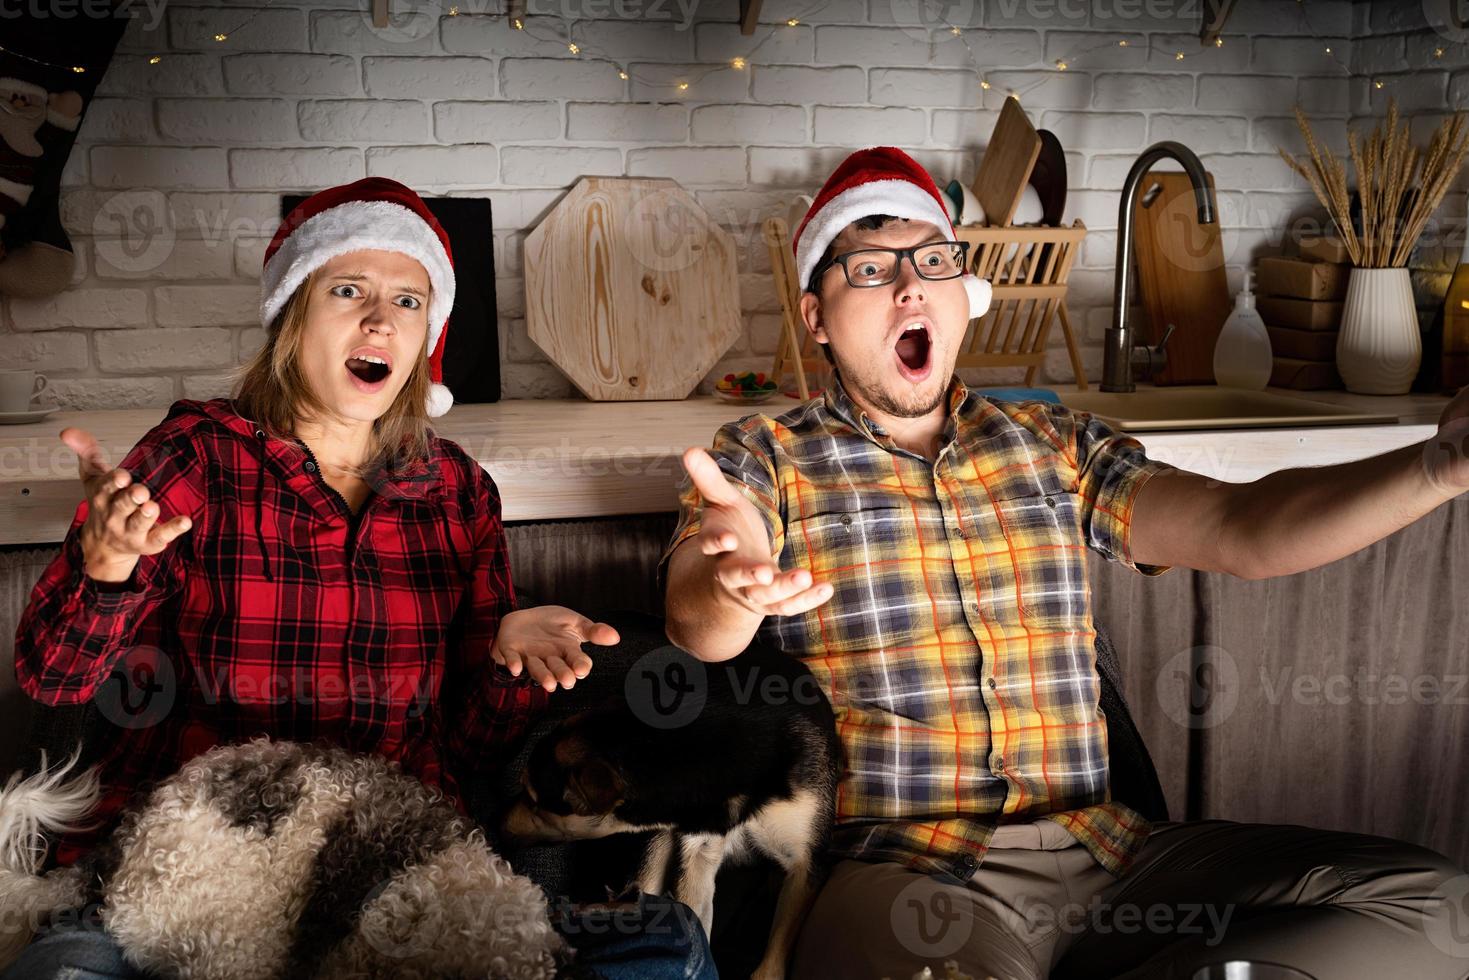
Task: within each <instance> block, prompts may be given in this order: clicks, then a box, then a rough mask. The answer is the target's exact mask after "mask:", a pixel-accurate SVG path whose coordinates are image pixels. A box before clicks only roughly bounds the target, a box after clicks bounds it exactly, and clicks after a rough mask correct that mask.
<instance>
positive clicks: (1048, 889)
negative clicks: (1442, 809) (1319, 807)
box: [792, 820, 1469, 980]
mask: <svg viewBox="0 0 1469 980" xmlns="http://www.w3.org/2000/svg"><path fill="white" fill-rule="evenodd" d="M1045 846H1046V844H1044V843H1042V842H1037V846H1036V847H1035V848H1021V847H1007V848H991V849H990V850H989V852H988V853H986V855H985V857H984V861H983V862H982V863H981V865H980V867H979V870H978V871H976V872H975V874H974V877H973V878H971V879H970V880H969V881H968V882H960V881H958V880H957V879H954V878H952V877H947V876H943V877H940V876H931V875H925V874H921V873H918V872H915V871H910V870H907V869H905V868H904V867H902V866H901V865H899V864H894V863H865V862H860V861H842V862H840V863H839V864H837V866H836V867H835V868H834V869H833V871H832V874H831V876H830V877H829V878H828V880H827V882H826V884H825V886H824V887H823V889H822V891H821V892H820V894H819V895H818V896H817V899H816V902H815V904H814V905H813V907H812V909H811V913H810V915H809V917H808V918H807V920H806V923H805V925H804V927H803V928H802V931H801V935H800V937H799V939H798V941H797V944H796V950H795V954H794V960H793V964H792V966H793V969H792V976H793V977H794V978H797V980H806V978H811V980H816V978H820V980H830V978H841V980H849V978H850V980H868V978H871V980H878V978H881V977H889V978H891V980H910V978H911V977H912V976H913V975H914V973H916V972H918V971H919V970H921V969H922V968H923V967H925V966H928V967H931V968H932V969H933V973H934V976H935V977H938V978H942V977H943V976H944V964H945V962H946V961H950V960H952V961H956V962H957V963H958V966H959V969H960V970H961V971H962V972H963V973H967V974H969V975H971V976H972V977H974V978H975V980H984V978H986V977H996V978H999V980H1039V978H1044V977H1056V978H1090V977H1095V978H1109V980H1110V978H1127V980H1143V978H1148V980H1151V978H1177V980H1190V978H1191V977H1192V976H1193V975H1194V973H1195V972H1196V971H1197V970H1199V969H1200V968H1201V967H1203V966H1205V965H1207V964H1211V963H1222V962H1225V961H1227V960H1259V961H1265V962H1269V963H1276V964H1281V965H1285V966H1290V967H1294V968H1295V969H1297V970H1301V971H1304V972H1305V973H1306V974H1307V975H1309V976H1311V977H1314V978H1315V980H1357V978H1361V980H1399V978H1401V980H1440V978H1441V980H1463V978H1464V977H1466V976H1469V903H1466V901H1465V897H1466V895H1469V874H1466V873H1465V872H1464V871H1463V870H1462V869H1460V868H1457V867H1455V866H1454V865H1453V864H1451V863H1450V862H1449V860H1448V859H1447V858H1445V857H1443V856H1442V855H1440V854H1437V853H1435V852H1433V851H1430V850H1427V849H1426V848H1422V847H1417V846H1415V845H1412V844H1407V843H1404V842H1401V841H1395V840H1389V839H1387V838H1382V837H1370V836H1366V835H1362V834H1346V833H1338V832H1333V831H1324V830H1312V829H1310V828H1307V827H1296V826H1277V825H1269V824H1243V823H1233V822H1229V821H1223V820H1206V821H1199V822H1194V823H1161V824H1157V825H1156V826H1155V828H1154V831H1153V834H1152V836H1151V837H1150V838H1149V839H1148V842H1147V844H1146V846H1145V847H1144V848H1143V850H1142V852H1141V854H1140V855H1139V856H1138V859H1137V861H1136V863H1135V864H1134V865H1133V868H1132V870H1131V871H1129V873H1128V874H1127V875H1126V876H1124V877H1123V878H1120V879H1119V878H1114V877H1113V876H1112V875H1111V874H1109V873H1108V872H1107V871H1106V870H1105V869H1103V868H1102V867H1101V866H1100V865H1098V864H1097V863H1096V861H1095V860H1094V859H1093V858H1092V857H1091V855H1090V854H1089V853H1088V852H1087V850H1086V849H1085V848H1083V847H1082V846H1081V845H1079V844H1072V845H1071V846H1063V847H1061V848H1059V849H1051V850H1046V849H1042V848H1044V847H1045Z"/></svg>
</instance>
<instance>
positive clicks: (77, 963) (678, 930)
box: [0, 895, 719, 980]
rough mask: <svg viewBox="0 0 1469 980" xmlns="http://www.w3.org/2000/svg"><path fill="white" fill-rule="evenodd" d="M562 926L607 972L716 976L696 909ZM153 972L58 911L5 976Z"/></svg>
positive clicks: (120, 978)
mask: <svg viewBox="0 0 1469 980" xmlns="http://www.w3.org/2000/svg"><path fill="white" fill-rule="evenodd" d="M556 925H557V928H558V929H559V930H560V931H561V934H562V935H563V936H564V937H565V938H566V941H567V942H568V943H569V944H570V945H571V946H572V947H573V948H574V949H576V950H577V957H576V962H577V963H578V964H579V965H581V966H585V967H589V968H590V969H591V970H592V971H593V972H594V973H595V974H596V975H597V976H599V977H601V978H603V980H718V978H719V974H718V972H717V971H716V970H715V969H714V959H713V957H712V956H711V955H710V953H709V940H708V938H707V937H706V936H705V935H704V928H703V926H701V925H700V924H699V920H698V918H697V917H696V916H695V915H694V913H693V910H692V909H690V908H689V907H688V906H687V905H683V904H681V903H679V902H676V901H674V900H673V899H670V898H663V897H659V896H654V895H643V896H641V897H640V899H639V901H638V904H637V906H636V907H634V908H630V909H616V910H611V909H569V908H568V909H564V910H560V911H559V914H558V915H557V917H556ZM57 977H65V978H66V980H149V977H150V974H147V973H144V972H143V971H141V970H138V969H135V968H134V967H132V966H129V965H128V963H127V961H126V960H124V959H123V956H122V948H121V947H120V946H118V944H117V941H116V940H115V939H114V938H113V937H112V935H111V934H110V933H108V932H107V931H106V930H104V929H103V928H102V925H101V923H100V922H98V921H97V920H96V919H95V917H93V918H86V917H83V916H81V915H67V916H61V917H58V922H57V924H56V925H54V926H52V927H51V928H50V929H49V930H48V931H47V932H45V933H44V934H43V935H41V936H40V937H39V938H37V939H36V940H35V941H34V942H32V943H31V944H30V945H29V946H27V947H26V948H25V950H24V951H23V952H22V953H21V954H20V957H19V958H18V959H17V960H16V961H15V962H14V963H12V964H11V966H10V969H8V970H6V971H5V973H4V974H0V980H54V978H57Z"/></svg>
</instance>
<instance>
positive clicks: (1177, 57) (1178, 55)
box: [1173, 51, 1183, 61]
mask: <svg viewBox="0 0 1469 980" xmlns="http://www.w3.org/2000/svg"><path fill="white" fill-rule="evenodd" d="M1173 60H1174V61H1182V60H1183V52H1182V51H1175V52H1174V53H1173Z"/></svg>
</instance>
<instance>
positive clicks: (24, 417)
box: [0, 408, 60, 425]
mask: <svg viewBox="0 0 1469 980" xmlns="http://www.w3.org/2000/svg"><path fill="white" fill-rule="evenodd" d="M58 411H60V409H57V408H33V409H31V410H30V411H29V412H0V425H25V424H26V423H27V422H39V421H41V420H42V419H44V418H45V417H46V416H48V415H50V414H51V413H52V412H58Z"/></svg>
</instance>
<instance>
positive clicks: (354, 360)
mask: <svg viewBox="0 0 1469 980" xmlns="http://www.w3.org/2000/svg"><path fill="white" fill-rule="evenodd" d="M347 373H348V374H349V375H351V377H352V383H353V384H354V385H356V386H357V388H358V390H360V391H365V392H368V393H369V394H371V393H374V392H378V391H381V390H382V387H383V385H384V384H385V383H386V382H387V380H388V375H390V374H392V373H393V365H392V362H391V361H389V360H388V358H387V356H386V355H384V354H380V353H375V352H370V351H365V350H359V351H353V352H352V355H351V356H350V357H348V358H347Z"/></svg>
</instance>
